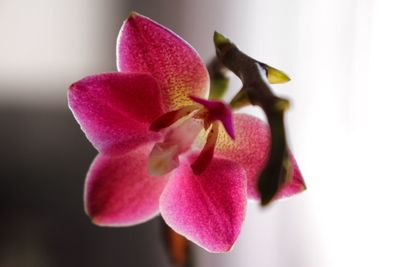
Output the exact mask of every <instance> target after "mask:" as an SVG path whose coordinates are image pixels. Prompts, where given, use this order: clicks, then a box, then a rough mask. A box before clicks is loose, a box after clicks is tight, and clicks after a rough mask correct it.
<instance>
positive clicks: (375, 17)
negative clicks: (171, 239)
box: [0, 0, 400, 267]
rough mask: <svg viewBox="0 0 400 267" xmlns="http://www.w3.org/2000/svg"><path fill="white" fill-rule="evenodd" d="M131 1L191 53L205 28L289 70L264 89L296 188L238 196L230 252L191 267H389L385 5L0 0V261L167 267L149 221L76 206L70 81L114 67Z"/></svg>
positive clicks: (395, 142) (396, 145)
mask: <svg viewBox="0 0 400 267" xmlns="http://www.w3.org/2000/svg"><path fill="white" fill-rule="evenodd" d="M131 10H135V11H138V12H140V13H142V14H144V15H146V16H148V17H151V18H152V19H154V20H156V21H158V22H160V23H161V24H163V25H165V26H167V27H169V28H170V29H172V30H174V31H175V32H177V33H178V34H179V35H181V36H182V37H183V38H184V39H186V40H187V41H188V42H189V43H191V44H192V45H193V46H194V47H195V48H196V49H197V50H198V51H199V53H200V55H201V56H202V58H203V59H204V60H205V61H208V60H210V59H211V58H212V56H213V55H214V48H213V44H212V33H213V31H214V30H218V31H220V32H221V33H224V34H225V35H227V36H228V37H229V38H230V39H231V40H233V41H234V42H235V43H236V44H237V45H238V46H239V47H240V48H241V49H242V50H243V51H245V52H246V53H248V54H249V55H251V56H252V57H255V58H257V59H259V60H260V61H264V62H266V63H268V64H270V65H272V66H274V67H277V68H280V69H282V70H284V71H285V72H286V73H288V74H289V76H290V77H291V78H292V81H291V82H290V83H288V84H284V85H276V86H274V87H273V88H274V90H275V92H276V93H277V94H279V95H283V96H286V97H288V98H289V99H291V103H292V105H291V109H290V110H289V112H288V113H287V116H286V122H287V126H288V137H289V142H290V146H291V149H292V150H293V151H294V154H295V155H296V157H297V161H298V163H299V166H300V168H301V170H302V172H303V176H304V177H305V179H306V182H307V185H308V190H307V191H305V192H304V193H302V194H300V195H298V196H296V197H293V198H290V199H287V200H284V201H279V202H276V203H274V204H273V205H271V206H270V207H268V208H266V209H261V208H260V207H259V205H257V204H256V203H249V205H248V211H247V217H246V221H245V224H244V227H243V230H242V233H241V235H240V238H239V240H238V242H237V244H236V246H235V248H234V250H233V251H232V252H230V253H228V254H224V255H214V254H208V253H206V252H204V251H203V250H202V249H200V248H196V249H195V262H196V266H207V267H208V266H210V267H213V266H230V267H234V266H252V267H269V266H273V267H291V266H296V267H316V266H318V267H334V266H335V267H336V266H341V267H347V266H365V267H366V266H399V265H400V259H399V257H398V248H399V246H400V244H399V243H400V230H399V225H400V216H399V208H398V203H400V194H399V192H398V191H399V188H400V182H399V179H400V175H399V173H398V172H397V167H398V166H399V162H398V161H399V160H398V159H399V156H398V151H399V149H400V141H399V136H400V127H399V119H398V115H400V108H399V105H398V100H399V97H400V92H399V91H400V88H399V86H398V83H397V79H396V78H395V77H397V76H398V75H399V74H398V69H399V67H398V62H399V61H400V52H399V47H400V36H399V31H398V27H399V25H400V16H399V14H398V11H399V10H400V3H399V2H398V1H396V0H393V1H390V0H379V1H378V0H353V1H348V0H335V1H333V0H305V1H304V0H301V1H300V0H279V1H278V0H259V1H257V0H249V1H239V0H237V1H234V0H214V1H212V0H203V1H196V0H169V1H166V0H165V1H162V0H159V1H156V0H130V1H128V0H119V1H110V0H84V1H82V0H79V1H78V0H68V1H67V0H57V1H54V0H37V1H27V0H0V127H1V128H0V148H1V153H0V267H22V266H24V267H25V266H29V267H36V266H40V267H47V266H61V267H62V266H77V267H79V266H100V267H102V266H161V267H162V266H169V263H168V261H167V257H166V255H165V252H164V250H163V247H162V244H161V241H160V219H159V218H156V219H154V220H152V221H150V222H148V223H145V224H142V225H139V226H136V227H130V228H117V229H110V228H100V227H96V226H93V225H92V224H91V222H90V220H89V218H87V216H86V215H85V214H84V211H83V204H82V192H83V182H84V177H85V173H86V171H87V169H88V167H89V164H90V162H91V160H92V159H93V157H94V156H95V155H96V152H95V150H94V149H93V148H92V147H91V145H90V144H89V143H88V141H86V139H85V137H84V135H83V133H82V132H81V131H80V129H79V126H78V124H77V123H76V122H75V121H74V119H73V117H72V114H71V113H70V112H69V110H68V107H67V102H66V92H67V88H68V87H69V85H70V84H71V83H72V82H74V81H76V80H79V79H80V78H82V77H84V76H86V75H89V74H94V73H99V72H107V71H114V70H116V67H115V42H116V37H117V34H118V31H119V28H120V26H121V24H122V21H123V20H124V19H125V18H126V17H127V15H128V14H129V12H130V11H131ZM239 87H240V83H239V82H238V80H237V79H236V78H233V82H232V90H236V89H239ZM246 112H251V113H254V114H258V115H260V116H261V115H262V114H261V113H260V111H259V110H257V109H248V110H246Z"/></svg>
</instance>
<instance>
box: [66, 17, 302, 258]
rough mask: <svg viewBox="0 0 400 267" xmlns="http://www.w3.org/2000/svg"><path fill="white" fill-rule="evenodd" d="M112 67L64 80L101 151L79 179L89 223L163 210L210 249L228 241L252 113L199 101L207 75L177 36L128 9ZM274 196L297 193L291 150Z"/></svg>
mask: <svg viewBox="0 0 400 267" xmlns="http://www.w3.org/2000/svg"><path fill="white" fill-rule="evenodd" d="M117 67H118V72H113V73H103V74H98V75H93V76H89V77H86V78H84V79H82V80H80V81H78V82H76V83H74V84H72V85H71V87H70V89H69V92H68V101H69V106H70V108H71V110H72V112H73V114H74V116H75V118H76V120H77V121H78V122H79V124H80V126H81V128H82V130H83V131H84V132H85V134H86V136H87V138H88V139H89V140H90V142H91V143H92V144H93V145H94V146H95V147H96V149H97V150H98V151H99V154H98V156H97V157H96V158H95V160H94V161H93V163H92V165H91V166H90V169H89V171H88V174H87V177H86V183H85V196H84V199H85V210H86V212H87V214H88V215H89V216H90V217H91V218H92V220H93V222H94V223H95V224H98V225H104V226H128V225H135V224H139V223H142V222H145V221H147V220H149V219H151V218H153V217H154V216H156V215H157V214H159V213H161V216H162V217H163V218H164V220H165V222H166V223H167V224H168V225H169V226H170V227H171V228H173V229H174V230H175V231H176V232H178V233H180V234H182V235H183V236H185V237H186V238H188V239H190V240H192V241H193V242H194V243H196V244H198V245H200V246H201V247H203V248H205V249H206V250H208V251H210V252H226V251H229V250H230V249H231V248H232V246H233V244H234V243H235V241H236V239H237V237H238V235H239V232H240V229H241V225H242V223H243V220H244V217H245V211H246V204H247V199H256V200H257V199H259V193H258V191H257V178H258V174H259V172H260V171H261V169H262V168H263V166H264V163H265V161H266V159H267V158H268V153H269V151H268V147H269V145H270V131H269V128H268V125H267V124H266V123H265V122H263V121H261V120H260V119H258V118H256V117H253V116H250V115H245V114H236V113H233V114H232V112H231V110H230V108H229V107H228V106H227V105H226V104H224V103H223V102H220V101H214V100H207V98H208V93H209V76H208V73H207V70H206V67H205V65H204V64H203V62H202V61H201V59H200V57H199V55H198V54H197V52H196V51H195V50H194V49H193V48H192V47H191V46H190V45H189V44H188V43H186V42H185V41H184V40H182V39H181V38H180V37H178V36H177V35H176V34H175V33H173V32H171V31H170V30H168V29H166V28H165V27H163V26H161V25H159V24H157V23H156V22H154V21H152V20H150V19H149V18H146V17H144V16H141V15H139V14H137V13H132V14H131V15H130V16H129V18H128V19H127V20H126V21H125V22H124V24H123V25H122V28H121V31H120V33H119V37H118V41H117ZM291 163H292V167H293V168H292V169H293V171H292V172H291V177H290V179H288V180H289V182H288V183H287V184H286V185H285V186H284V187H283V188H281V190H280V192H279V193H278V196H277V198H280V197H286V196H290V195H293V194H295V193H297V192H300V191H302V190H303V189H304V182H303V178H302V176H301V173H300V171H299V169H298V167H297V165H296V162H295V160H294V158H293V156H292V155H291Z"/></svg>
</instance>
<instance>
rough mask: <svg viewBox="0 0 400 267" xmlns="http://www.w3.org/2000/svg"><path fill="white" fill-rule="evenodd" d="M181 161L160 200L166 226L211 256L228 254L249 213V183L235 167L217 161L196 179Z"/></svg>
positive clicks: (187, 162) (225, 161) (187, 160)
mask: <svg viewBox="0 0 400 267" xmlns="http://www.w3.org/2000/svg"><path fill="white" fill-rule="evenodd" d="M193 158H195V157H191V158H190V159H184V160H182V163H181V165H180V166H179V169H178V170H176V171H175V173H174V174H173V176H172V177H171V178H170V180H169V182H168V184H167V186H166V187H165V190H164V192H163V194H162V195H161V198H160V211H161V215H162V217H163V218H164V220H165V222H166V223H167V224H168V225H169V226H170V227H171V228H173V229H174V230H175V231H176V232H178V233H180V234H181V235H184V236H185V237H186V238H188V239H190V240H192V241H193V242H195V243H196V244H198V245H200V246H202V247H203V248H205V249H206V250H208V251H210V252H226V251H229V250H230V249H231V248H232V246H233V244H234V243H235V241H236V239H237V237H238V235H239V232H240V228H241V225H242V223H243V219H244V216H245V209H246V181H245V174H244V171H243V169H242V168H241V167H240V166H239V165H238V164H236V163H234V162H232V161H229V160H225V159H218V158H214V159H213V161H212V162H211V164H210V166H209V167H208V168H207V169H206V170H205V171H204V172H203V173H202V174H201V175H194V174H193V172H192V170H191V168H190V163H189V162H191V161H193Z"/></svg>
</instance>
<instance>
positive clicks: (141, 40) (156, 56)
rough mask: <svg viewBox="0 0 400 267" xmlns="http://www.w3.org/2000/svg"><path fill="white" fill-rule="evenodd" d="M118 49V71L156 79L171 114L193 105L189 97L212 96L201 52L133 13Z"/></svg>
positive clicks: (124, 29) (119, 38) (125, 24)
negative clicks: (185, 106)
mask: <svg viewBox="0 0 400 267" xmlns="http://www.w3.org/2000/svg"><path fill="white" fill-rule="evenodd" d="M117 46H118V47H117V60H118V62H117V65H118V69H119V70H120V71H124V72H135V73H138V72H140V73H149V74H151V75H152V76H153V77H155V78H156V80H157V81H158V83H159V84H160V87H161V89H162V90H161V94H162V99H163V103H164V104H165V108H166V109H167V110H174V109H177V108H180V107H182V106H184V105H187V104H190V103H192V101H191V100H190V99H189V97H188V96H189V95H196V96H201V97H207V96H208V89H209V78H208V72H207V70H206V67H205V65H204V64H203V62H202V61H201V59H200V57H199V55H198V54H197V52H196V51H195V50H194V49H193V48H192V47H191V46H190V45H189V44H188V43H186V42H185V41H184V40H182V39H181V38H180V37H179V36H177V35H176V34H175V33H173V32H172V31H170V30H169V29H167V28H165V27H163V26H161V25H159V24H158V23H156V22H154V21H152V20H151V19H149V18H147V17H144V16H141V15H139V14H137V13H132V14H131V15H130V16H129V18H128V19H127V20H126V21H125V22H124V24H123V25H122V28H121V30H120V33H119V37H118V44H117Z"/></svg>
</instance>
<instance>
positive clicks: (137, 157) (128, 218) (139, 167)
mask: <svg viewBox="0 0 400 267" xmlns="http://www.w3.org/2000/svg"><path fill="white" fill-rule="evenodd" d="M151 148H152V146H151V145H144V146H141V147H139V148H138V149H136V150H135V151H132V152H131V153H129V154H125V155H123V156H120V157H112V156H111V157H110V156H107V155H102V154H99V155H98V156H97V157H96V159H95V160H94V162H93V163H92V166H91V167H90V170H89V172H88V175H87V178H86V184H85V210H86V213H87V214H88V215H89V216H90V217H91V218H92V220H93V222H94V223H96V224H98V225H104V226H127V225H133V224H138V223H141V222H144V221H147V220H149V219H151V218H153V217H154V216H155V215H157V214H158V211H159V208H158V206H159V205H158V203H159V197H160V195H161V193H162V191H163V189H164V187H165V184H166V182H167V178H166V177H165V176H163V177H152V176H149V175H148V174H147V158H148V155H149V153H150V150H151Z"/></svg>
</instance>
